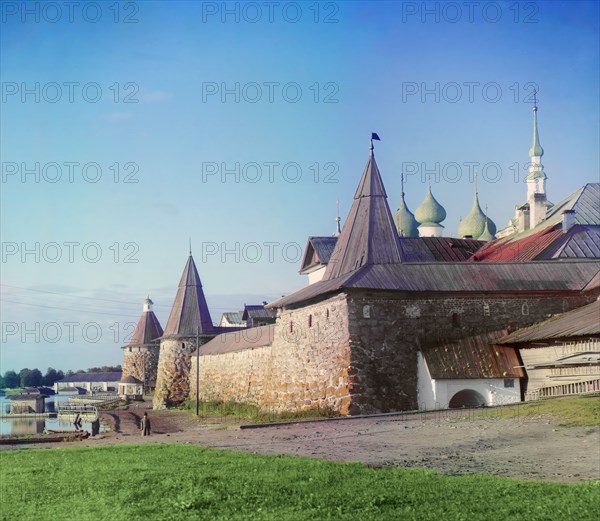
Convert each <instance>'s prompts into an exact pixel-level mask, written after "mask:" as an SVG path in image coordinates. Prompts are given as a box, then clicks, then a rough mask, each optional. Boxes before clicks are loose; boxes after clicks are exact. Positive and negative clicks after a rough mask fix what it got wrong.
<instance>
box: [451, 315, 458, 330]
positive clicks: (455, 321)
mask: <svg viewBox="0 0 600 521" xmlns="http://www.w3.org/2000/svg"><path fill="white" fill-rule="evenodd" d="M452 327H458V313H452Z"/></svg>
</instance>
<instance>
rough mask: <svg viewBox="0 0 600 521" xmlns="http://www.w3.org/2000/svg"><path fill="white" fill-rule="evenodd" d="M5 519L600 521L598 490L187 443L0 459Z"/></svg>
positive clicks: (5, 455)
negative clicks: (445, 474)
mask: <svg viewBox="0 0 600 521" xmlns="http://www.w3.org/2000/svg"><path fill="white" fill-rule="evenodd" d="M0 464H1V485H0V486H1V494H2V497H1V499H2V504H1V506H0V510H1V512H2V519H3V520H6V521H14V520H19V521H28V520H36V521H37V520H44V521H54V520H56V521H69V520H73V521H105V520H107V521H121V520H123V521H126V520H127V521H132V520H141V519H144V520H161V521H162V520H165V521H168V520H186V521H187V520H203V519H206V520H247V519H263V520H267V519H268V520H276V521H285V520H290V521H301V520H309V519H310V520H316V521H321V520H327V519H335V520H338V519H339V520H345V519H348V520H349V519H352V520H354V519H356V520H365V521H371V520H395V519H399V520H412V519H414V520H435V521H450V520H469V521H471V520H479V519H481V520H505V519H509V520H518V519H524V520H528V521H534V520H556V519H561V520H565V521H566V520H571V519H573V520H577V521H583V520H587V519H590V520H591V519H593V520H596V519H600V505H599V501H598V499H599V494H600V483H599V482H587V483H581V484H574V485H566V484H554V483H542V482H527V481H517V480H511V479H506V478H499V477H492V476H487V475H472V476H454V477H453V476H443V475H441V474H437V473H435V472H433V471H426V470H415V469H401V468H382V469H373V468H369V467H366V466H364V465H362V464H359V463H334V462H328V461H323V460H318V459H310V458H300V457H290V456H257V455H252V454H246V453H239V452H229V451H222V450H215V449H206V448H201V447H197V446H190V445H175V444H156V445H154V444H153V445H137V446H136V445H128V446H111V447H98V448H65V449H62V448H61V449H39V450H20V451H10V452H1V453H0Z"/></svg>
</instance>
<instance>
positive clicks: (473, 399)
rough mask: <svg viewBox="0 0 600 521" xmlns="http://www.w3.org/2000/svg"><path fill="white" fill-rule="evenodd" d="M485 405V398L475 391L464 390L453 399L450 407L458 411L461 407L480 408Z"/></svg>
mask: <svg viewBox="0 0 600 521" xmlns="http://www.w3.org/2000/svg"><path fill="white" fill-rule="evenodd" d="M482 405H485V398H484V397H483V396H481V394H479V393H478V392H477V391H473V389H463V390H462V391H459V392H457V393H456V394H455V395H454V396H453V397H452V398H451V399H450V403H449V404H448V407H450V409H458V408H460V407H480V406H482Z"/></svg>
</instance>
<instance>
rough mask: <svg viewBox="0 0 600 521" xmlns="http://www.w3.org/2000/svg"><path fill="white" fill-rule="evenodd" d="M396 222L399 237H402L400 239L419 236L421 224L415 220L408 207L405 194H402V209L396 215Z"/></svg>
mask: <svg viewBox="0 0 600 521" xmlns="http://www.w3.org/2000/svg"><path fill="white" fill-rule="evenodd" d="M394 222H395V223H396V228H397V229H398V235H400V237H418V236H419V231H418V230H417V226H419V223H418V222H417V220H416V219H415V216H414V215H413V213H412V212H411V211H410V210H409V209H408V207H407V206H406V202H405V201H404V194H402V197H401V198H400V207H399V208H398V210H397V211H396V214H395V215H394Z"/></svg>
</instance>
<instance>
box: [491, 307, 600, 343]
mask: <svg viewBox="0 0 600 521" xmlns="http://www.w3.org/2000/svg"><path fill="white" fill-rule="evenodd" d="M598 335H600V300H595V301H594V302H592V303H591V304H588V305H587V306H583V307H580V308H577V309H574V310H572V311H567V312H566V313H561V314H560V315H555V316H554V317H552V318H550V319H548V320H545V321H544V322H540V323H539V324H536V325H534V326H531V327H527V328H524V329H519V330H517V331H515V332H514V333H512V334H510V335H508V336H506V337H504V338H502V339H501V340H499V341H498V344H509V345H512V344H521V343H526V342H535V341H538V340H549V339H558V338H568V337H576V336H598Z"/></svg>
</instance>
